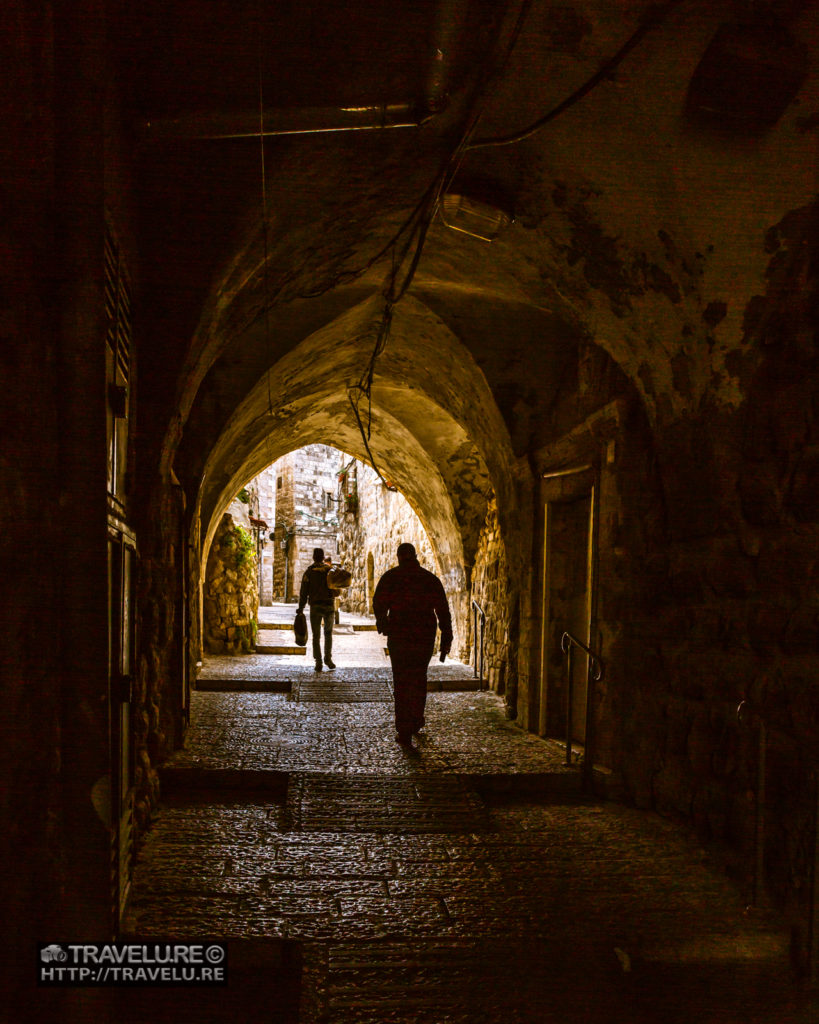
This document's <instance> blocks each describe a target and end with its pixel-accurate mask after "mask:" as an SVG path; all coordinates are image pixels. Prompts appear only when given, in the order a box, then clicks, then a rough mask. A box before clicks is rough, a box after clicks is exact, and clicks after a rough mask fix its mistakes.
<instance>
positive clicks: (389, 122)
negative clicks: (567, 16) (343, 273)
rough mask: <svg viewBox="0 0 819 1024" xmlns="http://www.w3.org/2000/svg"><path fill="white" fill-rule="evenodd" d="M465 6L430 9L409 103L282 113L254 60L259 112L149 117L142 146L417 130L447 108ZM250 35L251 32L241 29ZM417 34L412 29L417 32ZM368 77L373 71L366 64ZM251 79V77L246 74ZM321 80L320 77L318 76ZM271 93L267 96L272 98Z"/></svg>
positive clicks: (412, 42)
mask: <svg viewBox="0 0 819 1024" xmlns="http://www.w3.org/2000/svg"><path fill="white" fill-rule="evenodd" d="M468 8H469V0H440V2H439V4H438V5H437V7H436V8H435V9H434V17H433V18H432V19H431V25H430V24H428V25H427V26H426V28H427V32H426V33H424V34H425V35H426V36H427V38H428V40H429V42H428V44H427V45H428V52H429V57H428V63H427V65H426V67H425V68H424V67H423V66H422V67H419V71H420V73H419V74H418V75H417V76H412V77H415V78H417V79H418V80H419V85H418V88H419V93H421V94H422V95H419V97H418V98H416V99H413V98H409V97H405V98H400V97H396V99H395V101H393V102H389V101H386V100H382V101H379V102H366V101H365V102H360V103H348V104H344V105H341V104H339V105H337V106H323V105H322V106H304V105H294V106H291V107H282V106H277V105H273V104H271V106H270V107H267V106H266V105H265V103H264V77H265V76H264V66H263V62H262V53H261V52H260V54H259V62H258V63H259V71H258V73H256V72H255V70H254V71H253V76H254V78H255V77H258V83H257V89H258V91H259V94H260V95H259V100H260V103H259V108H253V109H244V110H224V111H219V110H215V109H212V108H211V109H208V110H207V111H206V112H202V111H197V112H189V113H180V114H178V115H177V116H170V117H169V116H153V117H149V118H145V119H143V120H142V121H141V123H140V125H139V129H140V133H141V135H142V137H143V139H145V140H156V141H160V140H163V139H173V138H179V139H186V138H187V139H242V138H259V137H260V136H265V137H267V136H278V135H311V134H319V133H325V132H355V131H380V130H383V129H387V128H390V129H395V128H419V127H421V126H422V125H424V124H426V123H427V122H429V121H430V120H431V119H432V118H433V117H434V116H435V115H437V114H441V113H443V112H444V111H445V110H446V108H447V106H448V105H449V96H450V90H451V89H452V88H453V75H454V71H455V65H456V63H457V61H458V58H459V56H460V54H459V52H458V47H459V46H462V43H463V33H464V29H465V26H466V23H467V19H468ZM246 32H247V33H248V35H251V34H252V33H251V32H250V28H246ZM259 32H260V36H259V43H258V45H259V47H260V50H261V48H262V47H263V46H264V33H265V28H264V26H259ZM416 34H417V29H416ZM405 45H406V46H407V47H408V48H409V49H410V50H412V49H416V50H417V49H418V40H417V39H415V38H414V37H413V38H412V39H408V40H406V41H405ZM369 70H370V73H372V71H373V70H375V71H377V62H376V60H375V59H373V60H372V61H371V67H370V69H369ZM249 73H250V71H249ZM317 78H318V79H319V80H320V79H321V74H318V75H317ZM272 92H273V91H272V90H271V94H272Z"/></svg>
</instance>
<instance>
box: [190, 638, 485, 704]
mask: <svg viewBox="0 0 819 1024" xmlns="http://www.w3.org/2000/svg"><path fill="white" fill-rule="evenodd" d="M257 653H262V652H260V651H259V650H258V648H257ZM302 653H304V652H302ZM297 681H298V678H281V677H280V676H278V675H276V676H270V677H261V676H258V677H255V678H253V677H251V678H241V679H239V678H237V679H217V678H207V677H203V678H200V679H197V680H196V685H195V687H194V689H196V690H199V691H203V692H207V693H290V692H291V691H292V689H293V685H294V682H297ZM376 681H379V680H376ZM380 681H382V682H384V683H390V682H392V674H391V673H390V670H389V669H387V670H386V671H385V673H384V676H383V679H381V680H380ZM480 689H481V680H480V679H474V678H472V677H469V678H464V679H457V678H453V679H429V680H427V693H472V692H476V691H478V690H480Z"/></svg>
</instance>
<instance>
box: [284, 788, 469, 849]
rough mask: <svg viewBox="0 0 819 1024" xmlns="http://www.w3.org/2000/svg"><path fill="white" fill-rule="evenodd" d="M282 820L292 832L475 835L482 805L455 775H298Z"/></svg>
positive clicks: (288, 796)
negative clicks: (456, 833)
mask: <svg viewBox="0 0 819 1024" xmlns="http://www.w3.org/2000/svg"><path fill="white" fill-rule="evenodd" d="M285 820H286V822H287V823H288V824H289V826H290V827H291V828H293V829H296V830H301V831H305V830H309V831H324V832H327V831H331V830H333V829H334V828H336V829H338V828H339V827H341V828H343V829H345V830H349V831H351V832H359V833H360V832H393V833H395V832H398V833H401V834H402V835H404V834H407V833H409V832H446V833H453V832H476V831H478V832H480V831H484V830H485V829H486V828H487V826H488V816H487V813H486V809H485V807H484V805H483V802H482V801H481V800H480V799H479V798H478V797H477V795H476V794H474V793H472V792H470V790H469V789H468V788H467V787H466V786H465V785H464V783H463V782H462V781H461V780H460V779H459V777H458V776H453V775H426V776H418V777H411V776H410V777H408V776H401V775H395V776H384V775H379V776H361V775H359V776H357V777H356V779H355V784H354V785H350V781H349V779H348V778H347V777H345V776H339V775H316V774H309V775H308V774H301V775H297V776H295V778H294V779H293V780H292V782H291V785H290V787H289V789H288V794H287V813H286V818H285Z"/></svg>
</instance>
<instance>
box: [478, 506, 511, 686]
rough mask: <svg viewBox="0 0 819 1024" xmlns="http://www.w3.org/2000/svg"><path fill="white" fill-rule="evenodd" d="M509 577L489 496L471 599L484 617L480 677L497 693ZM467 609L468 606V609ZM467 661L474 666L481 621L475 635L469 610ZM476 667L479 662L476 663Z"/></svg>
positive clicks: (502, 678) (503, 662)
mask: <svg viewBox="0 0 819 1024" xmlns="http://www.w3.org/2000/svg"><path fill="white" fill-rule="evenodd" d="M508 586H509V578H508V574H507V567H506V548H505V547H504V543H503V539H502V538H501V535H500V529H499V526H498V504H497V501H496V499H495V498H494V497H493V498H492V499H491V500H490V502H489V506H488V508H487V512H486V522H485V523H484V525H483V529H482V530H481V535H480V539H479V541H478V550H477V552H476V554H475V565H474V567H473V569H472V598H473V599H474V600H475V601H477V602H478V604H479V605H480V606H481V608H482V609H483V611H484V612H485V614H486V623H485V626H484V637H483V663H484V670H483V677H484V679H485V680H487V681H488V683H489V685H490V687H491V688H492V689H493V690H495V691H496V692H497V693H500V694H504V693H505V692H506V672H507V665H508V645H509V592H508ZM470 607H471V606H470ZM469 614H470V619H469V622H470V636H471V645H470V646H471V660H472V662H473V664H474V663H475V661H474V659H475V648H476V645H477V646H478V657H479V658H480V635H481V634H480V631H481V620H480V616H478V623H477V635H476V633H475V617H474V614H473V613H472V612H471V611H470V613H469ZM478 667H479V668H480V661H479V662H478Z"/></svg>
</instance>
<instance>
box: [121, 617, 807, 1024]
mask: <svg viewBox="0 0 819 1024" xmlns="http://www.w3.org/2000/svg"><path fill="white" fill-rule="evenodd" d="M264 611H265V612H266V613H270V612H271V610H270V609H265V610H264ZM291 614H292V609H291ZM278 618H282V616H281V615H279V616H278ZM353 618H354V617H353V616H342V624H341V625H340V626H337V627H336V630H337V634H336V637H335V640H336V641H338V647H337V654H336V655H335V656H336V659H337V663H338V668H337V669H336V671H335V672H323V673H321V674H320V675H317V674H316V673H314V671H313V668H312V662H311V660H310V659H304V658H299V657H298V656H295V657H294V656H292V655H291V656H288V655H283V654H278V655H267V656H265V655H253V656H250V657H248V658H239V659H236V658H234V659H218V658H215V659H208V660H206V662H205V665H204V666H203V668H202V672H201V673H200V678H202V679H203V680H205V685H206V686H207V687H208V689H207V690H203V689H199V690H198V691H197V692H196V693H195V694H194V695H193V703H192V709H191V726H190V730H189V732H188V738H187V742H186V745H185V748H184V749H183V750H181V751H179V752H177V754H175V755H174V756H173V757H172V758H171V759H170V760H169V761H168V762H167V763H166V765H165V767H164V769H163V773H162V792H163V804H162V806H161V808H160V810H159V812H158V814H157V815H156V818H155V821H154V823H153V826H152V828H151V830H150V832H149V833H148V835H147V837H146V840H145V842H144V845H143V847H142V849H141V851H140V853H139V855H138V859H137V865H136V870H135V874H134V883H133V889H132V895H131V900H130V904H129V908H128V912H127V915H126V930H127V932H128V934H129V935H130V936H131V937H132V938H134V939H150V938H159V937H168V936H171V937H175V938H177V937H178V938H185V937H193V936H199V937H201V936H203V935H212V936H214V937H215V936H220V937H226V938H227V939H228V941H229V966H230V971H229V978H230V984H229V987H228V989H227V991H226V992H225V994H224V997H223V995H222V994H220V995H218V996H217V997H215V998H214V996H213V993H212V992H211V993H210V994H203V992H200V993H193V994H191V992H190V991H186V992H184V993H181V994H180V993H174V992H171V991H165V992H162V993H161V994H158V993H154V994H150V993H148V994H146V993H145V992H144V991H142V992H138V993H136V994H134V993H129V996H128V1000H127V1006H124V1007H123V1014H124V1019H126V1020H131V1019H133V1020H142V1019H145V1018H144V1016H141V1015H143V1014H144V1013H145V1012H146V1010H147V1007H148V1006H151V1007H153V1009H152V1010H151V1012H156V1009H157V1007H158V1006H160V1005H161V1008H162V1009H164V1012H166V1013H170V1014H172V1016H167V1017H164V1018H160V1019H174V1020H176V1021H179V1022H182V1021H188V1020H191V1021H192V1020H205V1019H207V1020H209V1021H216V1020H225V1021H228V1020H243V1021H248V1022H251V1021H252V1022H256V1021H259V1022H295V1021H300V1022H303V1024H387V1022H389V1024H399V1022H400V1024H455V1022H458V1024H514V1022H521V1024H523V1022H533V1024H534V1022H544V1024H545V1022H552V1021H561V1022H571V1021H574V1022H578V1024H598V1022H599V1024H626V1022H628V1024H632V1022H635V1021H636V1022H646V1024H648V1022H652V1021H660V1020H662V1021H666V1022H670V1024H673V1022H680V1024H682V1022H687V1021H694V1020H696V1021H714V1022H721V1024H734V1022H740V1021H742V1022H766V1024H767V1022H770V1024H773V1022H776V1024H781V1022H786V1021H788V1022H791V1021H793V1022H800V1024H801V1022H802V1021H804V1022H805V1024H807V1021H808V1020H809V1019H810V1010H811V1008H810V1006H809V1005H808V1003H807V1002H805V1003H802V1002H800V1001H799V1000H800V997H799V996H798V995H796V994H795V993H794V990H793V989H792V988H791V987H790V970H789V966H788V941H787V936H786V935H784V934H783V933H782V931H781V927H777V926H776V925H775V924H773V921H772V919H770V918H769V917H768V916H767V915H766V914H765V913H763V912H762V911H760V910H752V909H748V908H747V906H746V903H747V900H746V899H745V894H743V893H741V892H740V891H738V890H737V889H735V888H734V887H733V886H732V883H731V882H730V881H729V880H727V879H726V878H725V875H724V873H723V872H721V871H720V868H719V865H717V864H715V863H712V862H711V861H710V860H709V857H708V855H707V854H706V853H705V852H704V851H703V850H702V849H701V848H699V847H698V846H697V845H696V844H694V843H693V842H692V841H691V840H690V839H689V838H687V837H686V835H685V834H684V833H683V832H682V831H680V830H679V829H678V828H677V827H676V826H675V825H674V824H672V823H671V822H668V821H664V820H662V819H660V818H658V817H657V816H656V815H652V816H649V815H647V814H644V813H642V812H640V811H637V810H634V809H631V808H627V807H625V806H622V805H620V804H618V803H616V802H608V801H607V800H605V799H587V798H584V797H583V796H582V795H581V793H580V785H579V783H580V777H579V774H578V772H577V768H576V766H572V767H566V766H565V765H564V763H563V750H562V748H561V747H559V745H558V744H556V743H551V742H548V741H544V740H542V739H540V738H538V737H535V736H534V735H532V734H531V733H528V732H525V731H523V730H521V729H520V728H518V727H517V726H515V725H514V724H513V723H511V722H510V721H508V720H507V718H506V715H505V713H504V706H503V702H502V701H501V699H500V698H499V697H497V696H496V695H495V694H492V693H489V692H482V691H479V690H476V689H475V688H474V687H475V686H476V685H478V683H477V681H476V680H475V679H474V676H473V673H472V670H471V669H470V668H468V667H466V666H461V665H457V664H452V665H446V666H440V665H439V664H438V663H437V662H436V663H434V665H435V667H434V668H433V669H431V672H430V677H431V678H430V690H431V692H430V693H429V697H428V703H427V725H426V728H425V729H424V731H423V732H422V733H421V735H420V736H419V737H418V738H417V741H416V743H417V746H416V748H415V749H414V750H413V751H406V750H405V749H403V748H402V747H400V746H399V745H398V744H397V743H396V742H395V739H394V728H393V724H392V703H391V688H390V685H389V678H390V673H389V666H388V662H387V660H386V658H384V656H383V649H381V648H380V645H381V644H383V638H380V637H378V634H376V633H375V632H373V631H367V630H366V629H359V630H354V629H353V628H352V624H351V622H350V623H347V624H345V622H344V620H345V619H350V620H352V619H353ZM268 624H271V623H270V622H268ZM357 624H358V625H359V626H361V625H364V624H365V623H364V621H363V620H359V622H358V623H357ZM262 629H263V632H265V633H266V632H267V631H264V624H263V627H262ZM277 638H278V639H280V640H282V641H283V642H284V641H285V639H286V634H284V632H283V631H282V632H281V634H280V635H278V637H277ZM271 639H272V638H271ZM291 644H292V640H291ZM271 646H272V645H271ZM379 657H380V658H381V664H379ZM298 661H301V662H303V663H304V664H297V665H296V666H295V667H290V666H289V665H288V662H291V663H292V662H298ZM345 662H346V663H347V664H346V666H345ZM265 665H266V668H265V667H264V666H265ZM350 666H353V667H350ZM442 668H443V669H445V670H446V671H445V672H442V671H441V669H442ZM220 674H221V676H222V679H221V682H220V680H219V678H218V677H219V675H220ZM231 677H232V678H231ZM265 680H266V684H267V687H266V692H265V690H264V689H263V687H264V686H265ZM288 680H289V681H288ZM217 687H221V689H217ZM456 687H457V688H456ZM275 689H277V690H278V691H279V692H271V690H275ZM288 689H289V692H284V691H287V690H288ZM253 691H255V692H253ZM597 781H598V785H599V788H600V791H601V793H605V792H606V790H607V788H608V789H609V790H610V791H611V790H613V788H614V785H615V783H614V780H613V778H611V777H609V776H605V775H602V774H600V775H599V778H598V780H597ZM612 795H615V796H616V793H613V792H612ZM151 1000H155V1001H156V1000H159V1001H160V1002H159V1003H156V1002H151ZM197 1000H203V1002H202V1004H201V1006H200V1005H199V1004H198V1003H197ZM129 1014H131V1016H129Z"/></svg>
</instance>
